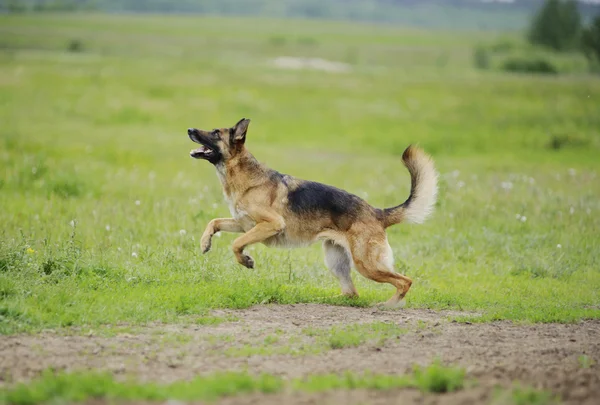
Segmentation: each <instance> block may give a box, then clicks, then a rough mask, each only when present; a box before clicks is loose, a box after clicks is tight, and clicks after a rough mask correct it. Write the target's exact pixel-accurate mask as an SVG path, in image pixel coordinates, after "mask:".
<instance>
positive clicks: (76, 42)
mask: <svg viewBox="0 0 600 405" xmlns="http://www.w3.org/2000/svg"><path fill="white" fill-rule="evenodd" d="M67 51H69V52H73V53H79V52H83V51H84V46H83V41H81V40H80V39H72V40H70V41H69V44H68V45H67Z"/></svg>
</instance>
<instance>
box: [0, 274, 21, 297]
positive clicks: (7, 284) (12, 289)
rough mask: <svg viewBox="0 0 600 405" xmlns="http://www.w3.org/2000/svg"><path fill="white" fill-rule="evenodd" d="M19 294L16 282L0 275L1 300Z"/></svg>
mask: <svg viewBox="0 0 600 405" xmlns="http://www.w3.org/2000/svg"><path fill="white" fill-rule="evenodd" d="M16 293H17V290H16V285H15V282H14V281H12V280H11V279H9V278H8V277H5V276H3V275H0V299H5V298H8V297H10V296H12V295H15V294H16Z"/></svg>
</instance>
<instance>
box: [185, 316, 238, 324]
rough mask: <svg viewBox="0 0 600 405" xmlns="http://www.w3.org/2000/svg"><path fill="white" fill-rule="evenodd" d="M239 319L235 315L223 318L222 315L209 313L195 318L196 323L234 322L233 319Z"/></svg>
mask: <svg viewBox="0 0 600 405" xmlns="http://www.w3.org/2000/svg"><path fill="white" fill-rule="evenodd" d="M237 319H238V318H235V317H227V318H223V317H220V316H212V315H207V316H201V317H198V318H196V319H194V323H195V324H196V325H219V324H222V323H223V322H233V321H236V320H237Z"/></svg>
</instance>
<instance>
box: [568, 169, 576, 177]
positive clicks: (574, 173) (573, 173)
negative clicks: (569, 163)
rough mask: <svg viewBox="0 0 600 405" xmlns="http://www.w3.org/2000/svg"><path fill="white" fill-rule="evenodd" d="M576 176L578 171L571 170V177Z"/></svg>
mask: <svg viewBox="0 0 600 405" xmlns="http://www.w3.org/2000/svg"><path fill="white" fill-rule="evenodd" d="M576 174H577V171H576V170H575V169H573V168H570V169H569V175H570V176H575V175H576Z"/></svg>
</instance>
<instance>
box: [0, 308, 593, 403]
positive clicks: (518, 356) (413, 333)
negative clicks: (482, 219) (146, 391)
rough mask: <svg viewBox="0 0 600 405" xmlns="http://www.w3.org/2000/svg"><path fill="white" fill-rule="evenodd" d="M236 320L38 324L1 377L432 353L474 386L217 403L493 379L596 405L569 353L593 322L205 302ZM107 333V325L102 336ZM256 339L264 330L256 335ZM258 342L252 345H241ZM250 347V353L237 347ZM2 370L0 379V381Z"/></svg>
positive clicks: (2, 349) (255, 366) (17, 345)
mask: <svg viewBox="0 0 600 405" xmlns="http://www.w3.org/2000/svg"><path fill="white" fill-rule="evenodd" d="M214 314H215V315H217V316H235V317H236V318H237V320H236V321H232V322H225V323H222V324H220V325H216V326H202V325H189V324H187V325H162V324H156V325H148V326H145V327H135V328H127V327H126V326H120V329H119V328H117V329H115V328H114V327H113V328H109V329H106V330H105V329H99V330H69V331H67V333H66V332H65V331H64V330H63V331H45V332H42V333H39V334H35V335H17V336H2V337H0V384H12V383H14V382H15V381H26V380H29V379H31V378H33V377H35V376H37V375H39V373H40V372H41V371H42V370H44V369H46V368H48V367H54V368H55V369H63V370H67V371H75V370H90V369H94V370H108V371H110V372H112V373H114V374H115V375H117V376H126V375H135V376H137V377H138V378H139V379H141V380H150V381H160V382H170V381H174V380H180V379H189V378H192V377H194V376H196V375H198V374H208V373H211V372H215V371H241V370H248V371H249V372H252V373H260V372H265V373H271V374H275V375H279V376H282V377H287V378H294V377H302V376H306V375H309V374H315V373H338V372H344V371H347V370H350V371H354V372H364V371H372V372H376V373H389V374H391V373H394V374H403V373H406V372H410V371H411V369H412V366H413V365H414V364H420V365H428V364H430V363H431V362H432V361H434V360H435V359H436V358H439V359H440V360H442V362H443V363H445V364H451V365H458V366H462V367H464V368H465V369H466V370H467V375H468V377H469V378H471V379H473V380H476V381H477V384H476V385H475V386H471V387H468V388H466V389H464V390H462V391H460V392H456V393H451V394H442V395H432V394H428V395H427V394H422V393H420V392H419V391H417V390H411V389H405V390H390V391H368V390H360V391H352V392H344V391H332V392H326V393H318V394H309V393H289V392H286V393H281V394H275V395H259V394H254V395H248V396H244V397H243V398H242V397H236V398H226V399H223V400H221V401H220V403H222V404H232V403H241V404H259V403H260V404H271V403H273V404H275V403H286V404H315V403H319V404H359V403H373V404H384V403H403V404H413V403H414V404H417V403H418V404H435V403H444V404H452V403H461V404H469V403H471V404H479V403H493V402H494V401H496V402H497V401H500V402H503V401H502V399H501V398H500V399H498V398H496V396H495V395H494V387H496V386H501V387H504V388H508V387H511V386H512V384H513V383H514V382H515V381H518V382H519V383H520V384H521V385H526V386H531V387H534V388H538V389H546V390H550V391H552V392H553V393H555V394H559V395H560V396H561V398H562V401H563V402H564V403H569V404H595V403H597V402H596V401H597V400H598V398H600V368H599V367H598V365H597V364H595V363H594V362H593V361H592V364H591V365H589V366H588V367H583V366H582V365H581V363H580V361H579V357H580V356H582V355H587V356H588V358H590V359H593V360H595V361H596V362H597V361H600V322H599V321H582V322H579V323H577V324H534V325H529V324H522V325H517V324H513V323H510V322H496V323H485V324H465V323H456V322H451V321H449V319H448V317H449V316H451V315H455V314H456V313H451V312H438V311H429V310H415V309H407V310H401V311H381V310H376V309H373V308H348V307H335V306H326V305H313V304H306V305H269V306H257V307H253V308H250V309H247V310H239V311H233V310H223V311H215V312H214ZM372 322H392V323H395V324H397V325H399V326H401V327H403V328H406V329H407V330H408V332H407V333H404V334H400V335H398V336H396V337H394V338H391V339H388V340H387V341H385V342H383V343H382V342H375V341H369V342H367V343H365V344H363V345H361V346H359V347H355V348H345V349H335V350H324V351H321V352H320V353H318V354H306V353H305V352H302V350H303V348H306V347H311V345H314V344H315V341H314V338H312V337H310V336H308V335H307V334H306V333H305V332H304V330H305V329H306V328H330V327H332V326H334V325H340V324H342V325H347V324H355V323H372ZM115 330H117V331H118V333H116V334H114V333H113V335H107V333H108V332H110V331H112V332H114V331H115ZM265 339H267V340H266V341H265ZM256 348H262V349H261V350H263V352H257V353H252V350H255V349H256ZM248 350H249V351H248ZM2 379H4V380H2Z"/></svg>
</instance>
